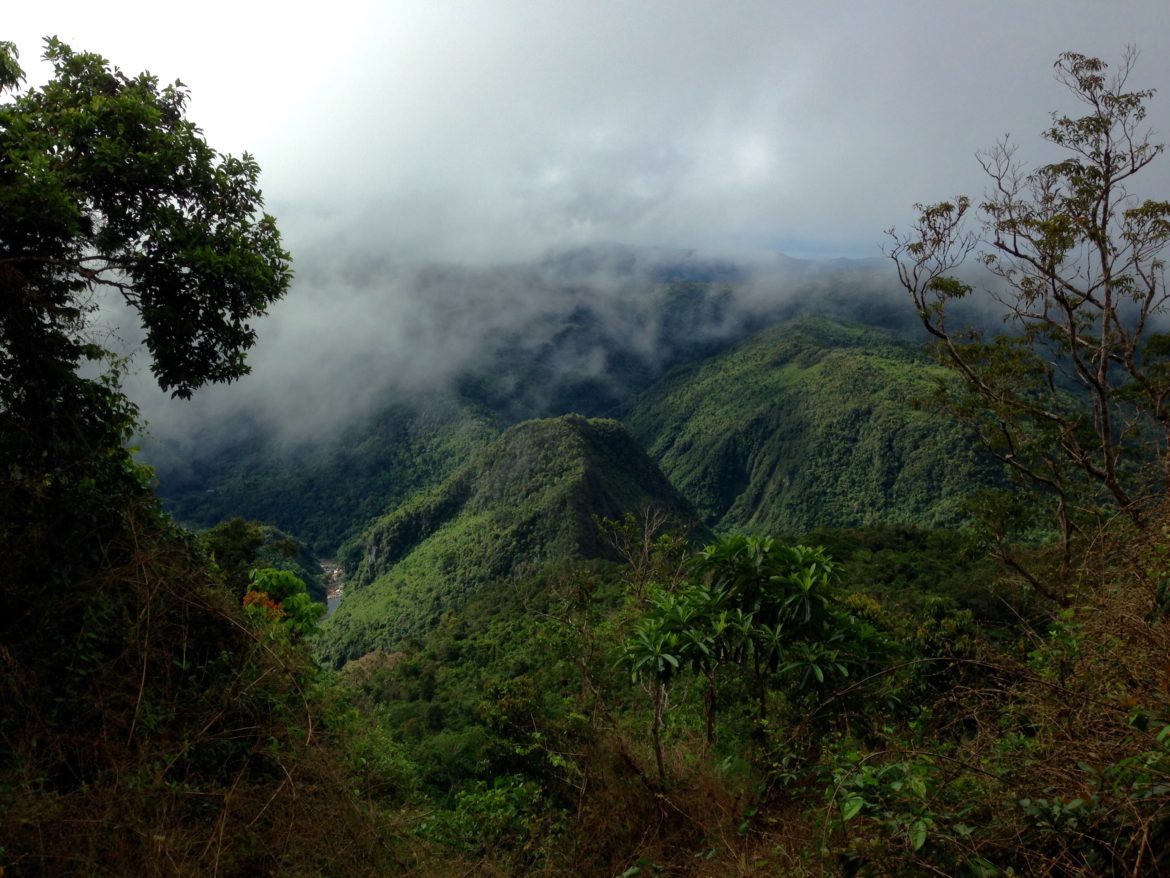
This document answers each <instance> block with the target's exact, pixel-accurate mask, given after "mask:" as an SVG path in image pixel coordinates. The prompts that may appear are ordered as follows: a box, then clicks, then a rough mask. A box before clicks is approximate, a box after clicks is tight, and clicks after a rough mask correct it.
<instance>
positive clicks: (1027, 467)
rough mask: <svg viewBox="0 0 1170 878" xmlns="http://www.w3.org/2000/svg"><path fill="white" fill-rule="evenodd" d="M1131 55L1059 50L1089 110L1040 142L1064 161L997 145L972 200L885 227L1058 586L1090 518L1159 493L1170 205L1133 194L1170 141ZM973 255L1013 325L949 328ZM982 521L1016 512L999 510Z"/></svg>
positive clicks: (1168, 393)
mask: <svg viewBox="0 0 1170 878" xmlns="http://www.w3.org/2000/svg"><path fill="white" fill-rule="evenodd" d="M1136 59H1137V55H1136V52H1133V51H1130V52H1127V53H1126V55H1125V57H1124V58H1123V59H1122V62H1121V64H1120V65H1118V67H1117V68H1116V69H1115V70H1110V68H1109V66H1108V65H1107V64H1106V63H1105V62H1103V61H1101V60H1099V59H1097V58H1092V57H1088V56H1085V55H1081V54H1078V53H1075V52H1066V53H1064V54H1063V55H1061V56H1060V58H1059V59H1058V60H1057V62H1056V65H1055V70H1056V77H1057V79H1058V81H1059V82H1061V83H1062V84H1063V85H1065V86H1066V87H1067V88H1068V89H1069V91H1070V92H1071V94H1072V95H1073V97H1074V98H1075V99H1076V101H1077V102H1078V103H1080V104H1081V105H1082V107H1083V109H1084V115H1076V114H1073V115H1069V114H1065V113H1053V114H1052V120H1051V124H1050V126H1049V127H1048V128H1047V129H1046V130H1045V131H1044V132H1043V138H1044V139H1045V140H1046V141H1048V142H1049V143H1050V144H1052V145H1054V146H1055V147H1057V148H1058V149H1059V150H1060V151H1062V152H1063V154H1064V155H1063V157H1061V158H1058V159H1057V160H1056V161H1053V162H1050V163H1048V164H1044V165H1041V166H1039V167H1037V168H1035V169H1031V170H1030V169H1028V168H1026V167H1025V166H1024V165H1023V164H1022V163H1021V162H1020V161H1019V160H1018V159H1017V157H1016V148H1015V146H1014V145H1013V144H1012V143H1011V142H1010V141H1008V140H1006V139H1005V140H1003V141H1001V142H1000V143H998V144H997V145H996V146H994V147H993V148H992V149H990V150H987V151H986V152H983V153H980V155H979V161H980V163H981V165H982V167H983V170H984V171H985V172H986V174H987V176H988V178H989V180H990V186H989V189H988V192H987V193H986V195H985V196H984V198H983V200H982V201H981V202H979V203H978V205H977V206H976V205H975V204H973V202H972V200H971V199H970V198H969V197H967V196H960V197H958V198H955V199H953V200H950V201H944V202H939V203H936V204H929V205H921V204H920V205H917V208H918V209H919V210H920V216H919V219H918V221H917V222H916V223H915V225H914V226H913V227H912V228H911V230H910V231H909V232H907V233H902V234H899V233H897V232H895V231H894V230H891V231H890V235H891V237H892V241H893V244H892V246H891V248H890V250H889V255H890V256H891V257H892V258H893V260H894V261H895V263H896V264H897V268H898V274H899V277H900V279H901V282H902V284H903V286H904V287H905V288H906V289H907V291H908V292H909V293H910V296H911V298H912V299H913V302H914V305H915V307H916V308H917V309H918V313H919V315H920V317H921V319H922V323H923V325H924V326H925V328H926V330H927V331H928V332H929V333H930V334H931V336H933V337H934V339H935V340H936V341H937V343H938V350H939V352H940V356H941V359H942V361H943V362H944V363H946V364H949V365H950V366H952V367H953V368H954V370H955V372H956V373H957V374H958V377H959V379H960V380H959V381H958V382H957V383H955V384H953V385H949V386H947V387H944V388H942V394H941V398H942V400H943V402H944V404H945V405H946V407H947V408H949V409H950V410H951V411H952V412H954V413H956V414H958V415H959V416H960V417H961V418H963V419H964V420H965V421H967V422H968V423H970V424H971V425H973V426H974V427H975V429H976V430H977V431H978V433H979V435H980V437H981V438H982V439H983V442H984V444H985V445H986V446H987V447H988V448H989V449H990V450H991V451H992V452H993V453H994V454H995V455H996V456H997V457H998V458H999V459H1000V460H1001V461H1003V463H1004V464H1005V465H1006V466H1007V467H1008V468H1009V470H1010V472H1012V474H1013V475H1014V476H1015V478H1016V480H1017V483H1018V485H1019V486H1020V487H1021V488H1024V489H1026V490H1025V491H1023V492H1020V493H1018V494H1017V499H1018V498H1019V497H1025V496H1030V497H1033V498H1039V499H1040V500H1041V501H1042V502H1043V503H1044V504H1045V505H1047V506H1048V507H1049V508H1050V509H1051V511H1052V512H1053V515H1054V519H1053V520H1054V522H1055V525H1054V527H1053V530H1054V531H1055V532H1057V533H1059V540H1058V543H1059V547H1060V552H1059V556H1060V568H1061V570H1062V572H1063V575H1062V576H1061V579H1065V578H1067V575H1068V572H1069V569H1070V564H1071V562H1072V559H1073V557H1074V555H1075V546H1076V544H1078V543H1081V544H1083V543H1084V538H1085V537H1086V536H1087V535H1088V532H1089V531H1088V529H1089V528H1090V527H1091V526H1092V523H1093V522H1095V521H1097V520H1098V519H1099V514H1100V513H1101V512H1108V511H1120V512H1122V513H1123V514H1124V515H1126V516H1128V517H1129V518H1130V519H1131V520H1132V522H1133V523H1134V524H1135V525H1136V526H1138V527H1143V526H1144V522H1145V520H1146V514H1147V511H1148V508H1149V507H1148V501H1149V500H1150V499H1151V498H1156V497H1157V496H1159V495H1160V493H1162V490H1163V489H1164V488H1165V486H1166V485H1167V484H1170V482H1168V481H1167V476H1168V474H1170V333H1168V332H1167V323H1166V319H1165V316H1166V312H1167V305H1168V301H1170V300H1168V296H1167V289H1166V278H1165V262H1164V259H1163V255H1162V254H1163V252H1164V250H1165V248H1166V246H1167V243H1170V202H1168V201H1164V200H1156V199H1148V198H1142V197H1140V196H1139V192H1140V186H1141V180H1140V178H1139V175H1140V174H1141V173H1142V171H1143V170H1145V169H1146V168H1147V167H1148V166H1149V165H1150V163H1151V162H1153V161H1154V160H1155V159H1157V158H1158V156H1159V155H1161V153H1162V151H1163V145H1162V144H1158V143H1154V142H1152V140H1151V137H1152V135H1151V133H1150V132H1149V131H1148V130H1147V129H1146V123H1145V119H1146V115H1147V110H1146V106H1147V103H1148V102H1149V100H1150V99H1151V98H1152V97H1153V95H1154V92H1153V90H1152V89H1139V90H1131V89H1130V88H1129V85H1128V82H1129V79H1130V76H1131V74H1132V72H1133V70H1134V66H1135V63H1136ZM971 214H978V215H979V219H980V221H981V222H980V227H979V228H978V229H973V228H971V226H970V225H969V224H968V222H969V219H970V215H971ZM968 257H976V258H978V259H979V260H980V261H981V262H982V263H983V265H984V266H985V267H986V268H987V269H988V270H989V272H990V275H991V277H990V282H989V284H988V287H987V289H986V290H984V291H983V292H984V293H986V295H987V297H988V298H989V299H990V300H991V302H992V307H993V308H994V310H996V311H998V312H1000V313H1002V314H1003V316H1004V318H1005V320H1006V322H1007V325H1008V326H1007V332H1004V333H999V334H996V335H995V336H994V337H985V336H984V335H983V334H982V333H980V332H979V331H977V330H974V329H971V328H970V327H967V326H964V325H957V323H958V322H957V321H956V320H955V319H954V311H955V307H954V304H955V302H956V301H957V300H959V299H963V298H964V297H967V296H969V295H971V294H973V293H975V288H974V287H973V286H972V285H971V284H969V283H968V282H967V281H966V279H965V278H963V277H960V276H957V274H956V269H958V268H959V266H960V265H961V264H962V263H963V262H964V261H965V260H966V259H967V258H968ZM993 517H995V518H997V519H998V521H999V522H1000V523H1003V522H1005V521H1009V520H1011V516H1008V515H1005V510H1004V508H1003V507H1002V506H997V507H996V510H995V512H994V516H993ZM1019 520H1021V521H1024V522H1028V521H1031V520H1032V518H1031V516H1030V515H1024V516H1023V517H1022V518H1020V519H1019ZM1001 548H1003V544H1001ZM1005 559H1007V560H1010V559H1008V558H1007V557H1006V555H1005ZM1012 563H1013V566H1015V567H1016V569H1017V570H1018V571H1019V572H1021V573H1024V575H1025V576H1026V577H1027V578H1029V579H1030V581H1032V582H1033V584H1035V585H1037V586H1039V585H1040V579H1039V578H1038V577H1036V576H1035V575H1031V574H1029V573H1028V571H1027V570H1025V568H1024V567H1023V566H1022V565H1020V564H1018V563H1017V562H1012Z"/></svg>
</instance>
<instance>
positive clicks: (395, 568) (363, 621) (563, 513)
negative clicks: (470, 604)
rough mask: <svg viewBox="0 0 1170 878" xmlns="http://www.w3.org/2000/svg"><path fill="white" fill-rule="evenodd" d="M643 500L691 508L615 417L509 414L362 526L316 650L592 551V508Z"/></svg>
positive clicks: (678, 512) (431, 618) (617, 508)
mask: <svg viewBox="0 0 1170 878" xmlns="http://www.w3.org/2000/svg"><path fill="white" fill-rule="evenodd" d="M646 504H655V505H657V506H661V507H663V508H664V509H666V510H667V511H668V512H669V513H671V514H672V515H674V516H676V517H677V518H679V519H680V520H683V521H689V520H691V519H692V518H693V513H692V512H691V511H690V508H689V506H688V505H687V503H686V501H685V500H683V498H682V497H681V496H680V495H679V494H678V492H677V491H675V489H674V488H673V487H672V486H671V485H670V483H669V482H668V481H667V480H666V479H665V477H664V476H663V475H662V473H661V472H659V470H658V468H657V467H656V466H655V465H654V463H653V462H652V461H651V460H650V459H649V458H648V457H647V456H646V454H645V453H644V452H643V451H642V450H641V449H640V448H639V447H638V446H637V444H636V443H635V442H634V441H633V439H632V438H631V437H630V435H629V433H628V432H627V431H626V430H625V428H624V427H622V425H621V424H619V423H617V422H616V421H609V420H586V419H584V418H582V417H580V416H577V415H564V416H562V417H558V418H550V419H546V420H539V421H527V422H525V423H522V424H518V425H517V426H515V427H513V428H511V429H510V430H508V431H507V432H505V433H504V434H503V435H501V436H500V437H499V438H498V439H497V440H496V441H495V442H493V443H492V444H491V445H490V446H488V447H487V448H486V449H485V450H484V451H483V453H482V454H480V455H479V456H478V457H477V458H476V459H475V460H474V461H472V462H471V463H470V464H469V465H468V466H467V467H465V468H464V469H462V470H461V471H460V472H458V473H456V474H455V475H454V476H452V477H451V478H449V479H448V480H447V481H445V482H444V483H443V484H442V485H440V486H439V487H437V488H434V489H432V490H430V491H426V492H423V493H420V494H417V495H415V496H414V497H412V498H411V499H410V500H408V501H407V502H406V503H404V504H403V505H402V506H400V507H399V508H398V509H396V510H394V511H393V512H391V513H390V514H389V515H386V516H385V517H383V518H381V519H379V520H378V521H377V522H376V523H375V524H374V525H373V526H372V527H371V529H370V530H369V531H368V532H367V534H366V536H365V540H364V543H365V546H366V554H365V558H364V560H363V561H362V563H361V565H360V568H359V570H358V571H357V574H356V575H355V576H354V581H353V582H352V583H351V585H350V586H349V588H348V589H347V593H346V596H345V600H344V601H343V602H342V604H341V606H340V608H339V609H338V611H337V613H336V614H335V615H334V616H333V618H332V619H330V621H329V623H328V625H327V626H326V633H325V635H324V637H323V638H322V641H321V649H322V652H323V654H324V656H325V657H326V658H327V659H328V660H330V661H333V662H335V663H341V662H343V661H345V660H346V659H350V658H356V657H358V656H360V655H363V654H365V653H366V652H369V651H370V650H372V649H374V648H376V647H389V646H392V645H393V644H395V643H396V642H398V641H400V640H402V639H403V638H405V637H408V636H412V635H418V634H421V633H423V632H425V631H427V630H428V629H429V628H431V627H433V626H434V625H435V624H436V623H437V622H438V620H439V619H440V617H441V616H442V614H443V613H444V612H445V611H447V610H448V609H453V608H456V607H458V606H461V605H462V604H463V603H464V602H465V601H466V599H467V598H468V597H470V596H471V595H472V594H474V593H475V592H476V591H477V590H478V589H479V588H481V587H482V586H484V585H486V584H488V583H490V582H496V581H499V580H502V579H506V578H507V577H509V576H511V575H512V574H513V573H516V572H518V571H520V570H521V569H522V568H524V567H533V566H538V565H540V564H541V563H543V562H548V561H560V560H565V559H569V558H574V557H600V556H603V555H604V554H605V552H606V550H605V547H604V546H603V545H602V543H601V541H600V540H599V538H598V535H597V531H596V526H595V525H594V522H593V516H594V515H600V516H607V517H616V516H619V515H621V514H622V513H624V512H627V511H631V512H632V511H636V510H637V509H638V508H640V507H641V506H643V505H646Z"/></svg>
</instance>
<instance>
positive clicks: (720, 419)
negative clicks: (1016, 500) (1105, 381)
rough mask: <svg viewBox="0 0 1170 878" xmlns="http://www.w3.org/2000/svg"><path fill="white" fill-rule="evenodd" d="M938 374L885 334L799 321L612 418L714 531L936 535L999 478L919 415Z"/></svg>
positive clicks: (664, 384) (951, 429) (949, 432)
mask: <svg viewBox="0 0 1170 878" xmlns="http://www.w3.org/2000/svg"><path fill="white" fill-rule="evenodd" d="M945 375H946V372H945V371H944V370H942V369H940V368H938V367H936V366H933V365H931V364H930V363H929V362H928V361H927V360H926V359H925V358H924V357H923V355H922V354H921V353H920V352H919V350H918V349H916V348H915V347H914V346H911V345H907V344H905V343H903V342H900V341H897V340H896V338H895V337H894V336H893V335H891V334H889V333H886V332H884V331H881V330H876V329H872V328H867V327H862V326H859V325H845V324H841V323H836V322H833V321H830V320H827V319H825V318H819V317H806V318H801V319H798V320H796V321H793V322H789V323H785V324H782V325H780V326H776V327H773V328H770V329H768V330H765V331H764V332H761V333H759V334H758V335H755V336H753V337H752V338H750V339H748V340H747V341H745V342H743V343H741V344H739V345H738V346H736V347H735V348H734V349H732V350H731V351H729V352H727V353H724V354H721V355H719V356H716V357H713V358H710V359H707V360H705V361H702V362H700V363H695V364H692V365H688V366H684V367H681V368H677V369H675V370H674V371H672V372H671V373H670V374H669V375H667V376H666V378H664V379H663V380H662V381H661V382H659V383H658V384H656V385H654V386H653V387H651V388H650V389H648V390H647V391H645V392H644V393H642V394H641V395H639V396H638V397H636V398H635V399H633V400H631V401H630V402H629V403H628V404H627V405H625V406H623V408H622V410H621V417H622V418H623V419H624V420H625V422H626V423H627V424H628V425H629V428H630V431H631V432H632V433H633V434H634V436H635V437H636V438H637V439H638V441H639V442H640V443H641V444H642V446H643V447H644V448H646V449H647V451H648V452H649V454H650V456H651V457H653V458H654V460H655V461H656V462H657V463H658V465H659V466H660V467H661V468H662V471H663V472H664V473H665V474H666V476H667V477H668V478H669V479H670V480H671V482H672V483H673V484H674V485H675V486H676V487H677V488H678V489H679V490H680V491H681V492H682V494H683V495H684V496H686V498H687V499H688V500H689V501H690V502H691V503H692V504H693V505H694V507H695V508H696V510H697V511H698V512H699V514H700V515H701V516H702V518H703V520H704V521H705V522H706V523H707V524H708V525H710V526H711V527H714V528H718V529H730V530H745V531H751V532H756V533H799V532H801V531H804V530H808V529H810V528H814V527H823V526H834V527H859V526H867V525H874V524H916V525H918V526H925V527H943V526H949V525H955V524H957V523H959V522H960V521H961V520H962V518H963V515H962V511H961V504H962V499H963V497H964V496H966V495H968V494H969V493H971V492H972V491H973V490H977V489H978V488H979V487H980V486H986V485H989V484H994V483H996V482H997V480H999V479H1000V478H1001V476H1000V475H999V471H998V469H997V467H996V465H995V464H994V462H993V461H991V460H990V459H989V458H987V457H986V456H985V455H984V454H983V453H982V452H981V451H980V450H979V449H978V448H977V446H976V445H975V443H974V442H973V441H972V439H971V438H970V437H968V436H967V435H965V434H964V432H963V431H962V430H961V429H960V428H959V427H958V426H957V425H955V424H954V423H953V422H951V421H950V420H949V419H947V418H943V417H939V416H938V415H936V414H930V413H927V412H924V411H921V410H919V408H918V407H917V405H916V400H917V399H919V398H920V397H922V396H925V395H926V394H927V393H928V391H929V389H930V386H931V382H932V381H934V380H935V379H936V378H942V377H944V376H945Z"/></svg>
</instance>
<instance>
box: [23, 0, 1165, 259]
mask: <svg viewBox="0 0 1170 878" xmlns="http://www.w3.org/2000/svg"><path fill="white" fill-rule="evenodd" d="M3 29H4V31H5V32H6V33H5V34H4V36H5V37H7V38H9V39H13V40H15V41H16V42H17V44H18V47H19V48H20V51H21V53H22V60H23V62H24V63H25V65H26V67H28V68H29V69H30V72H33V71H34V70H35V68H36V67H37V63H36V59H37V57H38V56H39V52H40V45H39V42H40V38H41V37H43V36H45V35H47V34H57V35H59V36H60V37H61V38H62V39H63V40H65V41H66V42H68V43H70V44H71V45H72V46H73V47H74V48H75V49H86V50H92V51H98V52H100V53H102V54H104V55H106V56H107V57H108V58H110V59H111V60H112V61H114V62H115V63H116V64H118V65H119V66H121V67H122V68H123V69H124V70H126V71H127V72H137V71H138V70H141V69H149V70H150V71H151V72H153V73H155V74H157V75H158V76H159V77H160V78H162V79H163V80H165V81H170V80H173V79H176V78H181V79H182V80H183V81H184V82H185V83H186V84H187V85H188V86H189V87H190V89H191V92H192V96H193V99H192V102H191V107H190V116H191V117H192V118H194V119H195V120H196V121H197V122H198V123H200V124H201V125H202V127H203V128H204V130H205V131H206V134H207V137H208V140H209V142H210V143H211V144H212V145H213V146H215V147H217V148H219V149H221V150H223V151H228V152H237V153H238V152H240V151H243V150H245V149H246V150H249V151H251V152H252V153H253V154H254V155H255V156H256V157H257V159H258V160H259V162H260V165H261V167H262V168H263V169H264V174H263V178H262V180H263V186H264V190H265V193H266V196H267V199H268V204H269V208H270V209H271V210H273V211H274V212H275V213H276V214H277V217H278V219H280V220H281V221H282V223H283V226H284V228H285V234H286V238H287V239H288V242H289V244H290V246H291V247H292V248H293V250H294V256H296V255H298V251H300V250H302V249H304V248H308V249H307V250H306V253H308V252H310V251H312V250H316V249H317V248H316V245H318V244H322V243H324V244H327V245H328V246H329V247H330V248H331V249H332V248H335V247H340V248H350V247H355V246H357V247H364V248H373V249H375V250H376V251H378V252H380V253H384V254H390V255H391V256H392V257H394V258H400V257H401V258H413V257H423V258H430V257H437V258H442V259H449V260H455V261H464V260H472V261H481V260H488V261H491V260H494V259H497V258H501V257H507V258H514V257H523V256H528V255H532V254H534V253H539V252H542V251H543V250H545V249H547V248H548V247H551V246H558V245H573V244H579V243H591V242H598V241H607V242H608V241H615V242H622V243H631V244H650V245H656V246H667V247H688V248H689V247H698V248H703V249H720V250H753V249H767V250H781V251H785V252H789V253H797V254H824V255H855V256H873V255H876V254H877V248H878V245H879V243H880V241H881V231H882V230H883V229H884V228H886V227H888V226H889V225H890V224H892V223H898V222H901V223H904V222H905V220H906V218H907V217H908V216H909V205H910V204H911V203H912V202H914V201H918V200H931V199H938V198H941V197H944V196H946V195H950V194H954V193H955V192H957V191H960V190H963V191H973V192H976V193H978V192H979V191H980V190H981V188H982V181H981V180H980V178H979V174H978V169H977V167H976V166H975V163H974V160H973V158H972V155H973V153H974V152H975V151H976V150H977V149H979V148H981V147H985V146H990V145H991V144H992V143H993V142H994V141H995V140H996V139H997V138H999V137H1000V136H1002V135H1003V134H1005V133H1009V132H1010V133H1011V134H1012V135H1013V136H1014V137H1015V138H1017V139H1018V140H1019V141H1020V142H1021V145H1022V146H1023V147H1024V151H1025V154H1026V153H1027V149H1028V148H1029V147H1031V146H1032V145H1033V144H1034V143H1035V135H1036V134H1037V133H1038V132H1039V131H1040V130H1041V128H1042V127H1043V126H1044V124H1045V122H1046V120H1047V113H1048V112H1049V111H1050V110H1052V109H1056V108H1061V107H1066V108H1067V107H1069V106H1070V105H1069V102H1068V101H1067V100H1066V95H1065V93H1064V92H1063V90H1062V87H1061V86H1060V85H1059V84H1057V83H1056V82H1055V81H1054V80H1053V77H1052V75H1051V66H1052V63H1053V61H1054V60H1055V58H1056V56H1057V55H1058V54H1059V53H1060V52H1061V51H1064V50H1068V49H1071V50H1076V51H1080V52H1084V53H1087V54H1095V55H1099V56H1101V57H1103V58H1105V59H1108V60H1114V59H1117V58H1118V57H1119V56H1120V55H1121V53H1122V51H1123V50H1124V48H1125V46H1126V45H1127V44H1134V45H1136V46H1137V47H1138V48H1139V49H1140V50H1141V53H1142V55H1141V60H1140V63H1139V66H1138V69H1137V71H1136V73H1135V76H1134V80H1133V83H1134V85H1135V86H1139V87H1155V88H1164V89H1165V91H1166V93H1165V94H1164V95H1162V96H1161V97H1160V98H1159V99H1157V100H1156V102H1155V104H1154V108H1153V113H1152V115H1151V120H1150V121H1151V123H1152V126H1153V127H1154V128H1155V129H1156V130H1158V131H1160V132H1162V134H1163V136H1170V121H1168V120H1170V5H1168V3H1167V0H1109V2H1105V0H966V2H948V0H887V2H879V0H858V2H832V0H820V2H795V0H788V2H781V0H773V2H730V0H723V2H697V0H668V2H648V0H627V2H604V0H588V2H586V0H579V2H553V0H545V2H515V0H513V2H492V0H475V2H444V0H426V2H405V0H396V2H384V3H373V2H368V3H362V2H352V0H333V2H330V3H314V4H308V3H306V4H281V5H280V6H279V7H277V6H274V5H273V4H269V3H250V2H246V0H235V2H231V3H221V2H200V3H191V4H177V3H166V2H160V0H153V2H145V3H131V2H116V0H115V2H102V3H94V2H92V0H91V2H84V3H73V2H47V3H41V4H33V3H20V4H9V8H7V9H6V10H5V13H4V16H3ZM1160 173H1161V174H1162V177H1161V180H1162V181H1163V182H1164V181H1166V180H1167V179H1168V178H1170V172H1168V171H1167V170H1166V169H1162V170H1161V171H1160ZM1165 195H1166V193H1163V195H1162V197H1165Z"/></svg>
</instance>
